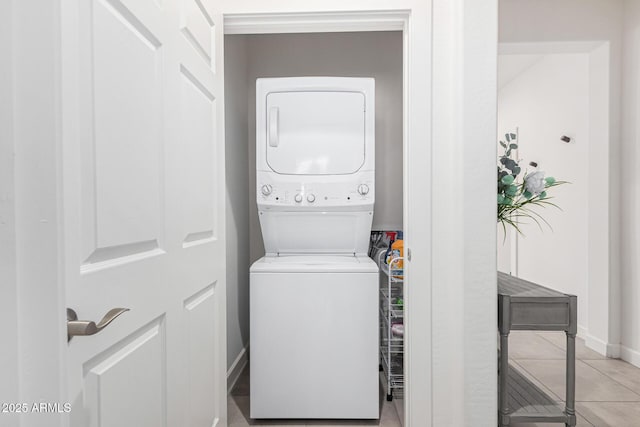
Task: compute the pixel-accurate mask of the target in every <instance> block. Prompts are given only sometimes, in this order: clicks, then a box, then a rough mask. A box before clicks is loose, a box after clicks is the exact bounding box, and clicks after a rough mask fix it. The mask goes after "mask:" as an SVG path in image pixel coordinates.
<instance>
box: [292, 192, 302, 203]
mask: <svg viewBox="0 0 640 427" xmlns="http://www.w3.org/2000/svg"><path fill="white" fill-rule="evenodd" d="M293 200H295V201H296V203H300V202H301V201H302V194H300V193H298V194H296V196H295V197H294V198H293Z"/></svg>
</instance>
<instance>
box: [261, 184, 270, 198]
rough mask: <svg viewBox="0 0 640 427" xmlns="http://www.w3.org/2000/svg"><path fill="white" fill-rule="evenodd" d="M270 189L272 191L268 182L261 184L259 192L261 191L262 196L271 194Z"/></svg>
mask: <svg viewBox="0 0 640 427" xmlns="http://www.w3.org/2000/svg"><path fill="white" fill-rule="evenodd" d="M272 191H273V187H271V185H269V184H265V185H263V186H262V188H260V192H262V195H263V196H268V195H269V194H271V192H272Z"/></svg>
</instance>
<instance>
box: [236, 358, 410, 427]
mask: <svg viewBox="0 0 640 427" xmlns="http://www.w3.org/2000/svg"><path fill="white" fill-rule="evenodd" d="M227 411H228V417H229V427H246V426H271V427H275V426H286V427H307V426H310V427H311V426H313V427H353V426H379V427H401V424H400V419H399V418H398V413H397V412H396V409H395V406H394V404H393V402H387V400H386V399H385V395H384V393H383V391H382V388H381V389H380V419H378V420H353V421H351V420H252V419H251V418H249V369H248V367H247V368H245V370H244V371H243V372H242V374H241V375H240V378H238V381H237V383H236V385H235V386H234V388H233V390H231V393H230V395H229V397H228V399H227Z"/></svg>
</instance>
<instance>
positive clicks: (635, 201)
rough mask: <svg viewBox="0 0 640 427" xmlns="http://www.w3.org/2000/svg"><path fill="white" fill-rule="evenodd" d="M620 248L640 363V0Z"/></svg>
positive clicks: (626, 52) (630, 12) (630, 63)
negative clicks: (639, 147)
mask: <svg viewBox="0 0 640 427" xmlns="http://www.w3.org/2000/svg"><path fill="white" fill-rule="evenodd" d="M623 87H624V90H623V95H622V106H623V116H622V147H621V151H622V164H621V175H622V177H621V181H622V182H623V183H624V186H623V193H624V197H623V198H622V205H621V215H620V219H621V224H620V227H621V229H622V231H623V232H622V233H621V240H622V249H621V251H620V256H621V260H620V261H621V265H622V348H621V353H622V357H623V358H624V359H627V360H630V361H631V362H633V363H634V364H635V365H636V366H640V262H639V261H638V260H639V259H640V227H639V226H638V221H639V219H640V207H639V203H640V174H639V173H638V169H639V166H640V149H638V144H640V2H638V1H626V2H625V10H624V41H623Z"/></svg>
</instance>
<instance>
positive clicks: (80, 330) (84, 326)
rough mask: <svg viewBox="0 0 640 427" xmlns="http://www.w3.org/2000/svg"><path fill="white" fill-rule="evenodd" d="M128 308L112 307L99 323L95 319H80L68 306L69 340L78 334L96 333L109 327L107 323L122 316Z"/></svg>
mask: <svg viewBox="0 0 640 427" xmlns="http://www.w3.org/2000/svg"><path fill="white" fill-rule="evenodd" d="M125 311H129V309H128V308H112V309H111V310H109V311H108V312H107V314H105V315H104V317H103V318H102V320H100V321H99V322H98V323H97V324H96V323H95V322H94V321H93V320H78V315H77V314H76V312H75V311H74V310H73V309H71V308H67V341H70V340H71V338H72V337H75V336H78V335H94V334H97V333H98V332H100V331H101V330H103V329H104V328H106V327H107V325H108V324H109V323H111V322H113V320H114V319H115V318H116V317H118V316H120V315H121V314H122V313H124V312H125Z"/></svg>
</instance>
